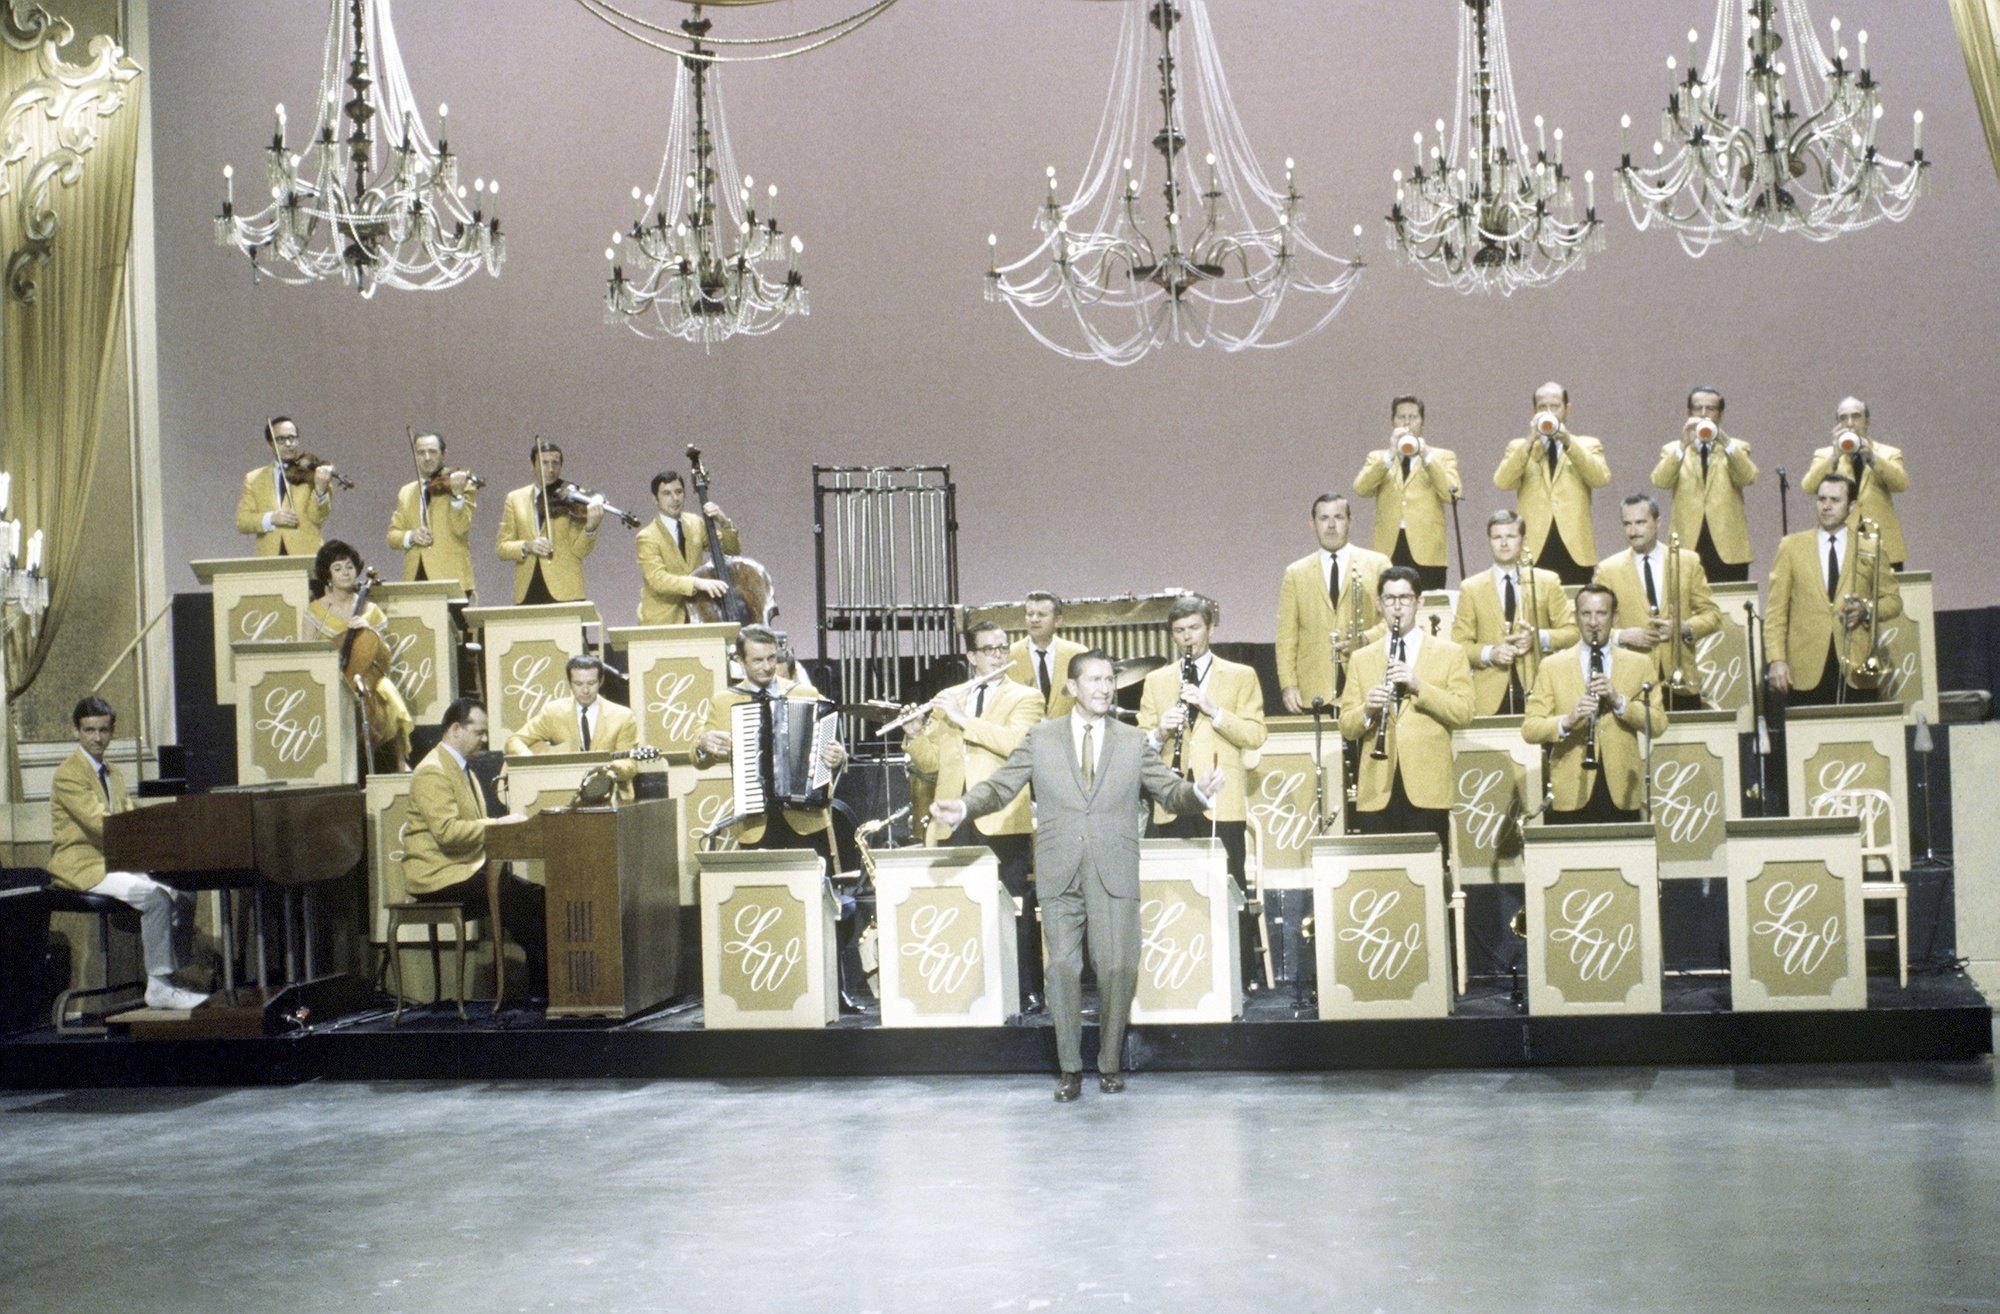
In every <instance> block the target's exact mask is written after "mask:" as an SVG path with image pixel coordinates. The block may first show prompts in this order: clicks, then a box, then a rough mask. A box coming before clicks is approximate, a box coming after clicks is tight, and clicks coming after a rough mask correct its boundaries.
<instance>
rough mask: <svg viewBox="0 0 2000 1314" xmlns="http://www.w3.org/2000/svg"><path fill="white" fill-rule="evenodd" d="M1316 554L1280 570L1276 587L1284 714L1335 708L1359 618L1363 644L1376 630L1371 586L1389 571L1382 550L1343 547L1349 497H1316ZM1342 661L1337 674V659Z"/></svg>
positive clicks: (1309, 513) (1311, 515) (1347, 544)
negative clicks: (1319, 705)
mask: <svg viewBox="0 0 2000 1314" xmlns="http://www.w3.org/2000/svg"><path fill="white" fill-rule="evenodd" d="M1306 514H1307V516H1308V517H1309V518H1310V519H1311V521H1312V527H1313V537H1314V538H1316V539H1318V540H1319V550H1318V551H1316V552H1314V553H1312V554H1311V555H1309V556H1303V557H1300V558H1299V559H1298V560H1297V561H1294V562H1293V563H1292V564H1291V565H1289V566H1286V567H1285V576H1284V579H1283V580H1282V581H1281V582H1280V583H1279V585H1278V644H1277V655H1278V687H1279V697H1280V698H1281V699H1282V700H1283V702H1284V705H1285V710H1286V711H1288V712H1294V713H1296V712H1304V711H1309V710H1310V709H1311V708H1312V705H1313V701H1314V700H1315V699H1318V700H1320V701H1322V702H1324V703H1327V704H1336V703H1338V701H1339V698H1340V689H1341V678H1340V673H1342V672H1344V671H1345V670H1346V662H1347V659H1348V658H1349V657H1350V656H1352V653H1351V652H1350V651H1349V650H1350V648H1354V647H1359V646H1360V645H1359V644H1357V643H1354V642H1353V636H1352V634H1351V633H1350V632H1351V631H1352V630H1353V629H1354V628H1355V627H1356V622H1357V620H1358V622H1359V626H1360V629H1361V631H1362V635H1361V642H1363V643H1365V642H1367V641H1368V640H1369V639H1372V638H1373V637H1374V636H1375V635H1377V634H1379V633H1381V631H1382V625H1381V620H1382V615H1381V613H1380V612H1379V611H1377V610H1376V607H1375V583H1376V581H1377V580H1378V579H1380V578H1381V576H1382V572H1383V571H1385V570H1387V569H1388V568H1389V558H1387V557H1385V556H1383V555H1382V554H1381V553H1380V552H1371V551H1370V550H1368V549H1367V548H1364V547H1359V546H1356V545H1355V544H1353V543H1350V542H1348V535H1349V532H1350V531H1351V529H1352V528H1353V522H1352V521H1351V520H1350V519H1349V518H1348V506H1347V498H1346V497H1345V496H1343V495H1342V494H1340V493H1321V494H1320V495H1319V496H1318V497H1316V498H1314V499H1313V503H1312V507H1311V508H1310V509H1309V510H1308V511H1307V512H1306ZM1336 653H1338V654H1339V655H1340V663H1339V665H1338V669H1336V663H1335V661H1334V657H1335V654H1336Z"/></svg>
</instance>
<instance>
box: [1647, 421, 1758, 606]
mask: <svg viewBox="0 0 2000 1314" xmlns="http://www.w3.org/2000/svg"><path fill="white" fill-rule="evenodd" d="M1756 482H1757V464H1756V462H1754V461H1752V460H1751V459H1750V444H1749V443H1746V442H1738V441H1736V440H1734V439H1731V440H1730V443H1729V451H1728V452H1727V454H1725V453H1723V452H1721V451H1718V450H1717V449H1716V448H1715V447H1714V446H1713V445H1711V446H1710V448H1709V452H1708V474H1707V475H1706V476H1704V475H1703V474H1702V472H1701V447H1700V445H1699V444H1697V443H1696V442H1694V441H1693V440H1692V439H1690V440H1689V441H1688V443H1687V446H1686V448H1685V449H1683V448H1682V446H1681V444H1679V443H1667V444H1666V445H1665V446H1663V447H1661V448H1660V463H1659V464H1658V465H1656V466H1654V467H1653V487H1655V488H1664V489H1666V490H1667V491H1668V492H1670V493H1672V494H1673V495H1674V510H1673V532H1674V533H1676V534H1679V535H1680V536H1681V546H1683V547H1690V548H1691V547H1693V546H1694V545H1695V544H1696V543H1697V542H1699V541H1700V539H1701V526H1702V522H1703V521H1707V522H1708V536H1709V537H1710V538H1712V539H1714V540H1715V550H1716V553H1717V555H1719V556H1720V557H1721V558H1722V559H1723V560H1724V561H1727V562H1729V563H1730V564H1731V565H1741V564H1743V563H1745V562H1747V561H1749V560H1750V529H1749V526H1748V524H1747V523H1746V522H1745V521H1744V519H1743V490H1744V489H1746V488H1748V487H1749V486H1750V485H1752V484H1754V483H1756ZM1618 605H1619V609H1620V610H1621V611H1623V609H1624V605H1625V604H1624V602H1623V600H1622V599H1621V600H1620V602H1619V604H1618Z"/></svg>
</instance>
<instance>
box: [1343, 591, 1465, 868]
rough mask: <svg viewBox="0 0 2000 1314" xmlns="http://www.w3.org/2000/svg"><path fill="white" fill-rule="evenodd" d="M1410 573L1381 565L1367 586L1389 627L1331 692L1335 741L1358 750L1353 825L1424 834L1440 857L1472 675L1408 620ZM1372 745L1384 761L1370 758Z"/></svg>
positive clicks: (1454, 652)
mask: <svg viewBox="0 0 2000 1314" xmlns="http://www.w3.org/2000/svg"><path fill="white" fill-rule="evenodd" d="M1420 582H1421V581H1420V580H1419V579H1418V577H1417V572H1416V571H1414V570H1411V569H1410V568H1409V567H1408V566H1391V567H1390V568H1389V569H1387V570H1385V571H1383V572H1382V578H1381V579H1380V580H1379V581H1378V582H1377V583H1376V585H1375V595H1376V603H1377V605H1379V606H1380V607H1381V609H1382V616H1383V618H1384V619H1385V620H1386V621H1387V622H1388V625H1389V629H1388V632H1387V633H1385V634H1384V635H1383V636H1382V637H1381V638H1380V639H1377V640H1376V641H1375V642H1373V643H1371V644H1369V645H1368V646H1367V647H1365V648H1363V649H1362V650H1361V651H1360V652H1357V653H1356V654H1354V658H1353V660H1352V662H1351V663H1350V665H1349V669H1348V673H1347V688H1346V690H1345V691H1344V692H1343V693H1342V694H1341V696H1340V737H1341V738H1342V739H1346V740H1350V741H1353V742H1355V744H1356V746H1357V749H1358V751H1359V753H1360V760H1359V768H1360V769H1359V770H1358V772H1357V773H1356V776H1357V779H1356V799H1355V817H1354V825H1355V829H1356V830H1357V831H1359V832H1361V833H1362V834H1364V835H1397V834H1408V833H1412V832H1417V831H1430V832H1431V833H1433V834H1435V835H1436V836H1437V837H1438V839H1439V840H1440V841H1441V842H1443V843H1444V844H1445V852H1446V853H1447V854H1449V853H1450V851H1451V847H1450V835H1449V827H1450V826H1451V805H1452V803H1453V802H1454V801H1455V797H1456V795H1455V792H1454V791H1455V790H1456V788H1457V786H1456V783H1455V782H1454V781H1453V779H1452V773H1451V732H1452V731H1454V730H1462V729H1464V728H1465V727H1466V726H1468V725H1470V724H1472V670H1471V668H1470V667H1469V666H1467V665H1466V661H1465V650H1464V649H1463V648H1460V647H1459V646H1458V645H1457V644H1456V643H1451V642H1448V641H1446V640H1444V639H1440V638H1437V637H1435V636H1426V635H1425V634H1424V632H1423V627H1422V626H1421V625H1418V624H1417V623H1416V621H1417V597H1418V588H1417V586H1418V584H1419V583H1420ZM1377 742H1380V743H1381V745H1382V749H1383V753H1384V756H1383V757H1380V758H1377V757H1375V756H1374V751H1373V750H1374V746H1375V744H1376V743H1377Z"/></svg>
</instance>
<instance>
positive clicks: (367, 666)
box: [340, 566, 407, 771]
mask: <svg viewBox="0 0 2000 1314" xmlns="http://www.w3.org/2000/svg"><path fill="white" fill-rule="evenodd" d="M381 581H382V577H381V575H379V574H377V573H376V571H375V568H374V567H373V566H367V567H364V568H363V569H362V572H361V586H360V587H359V588H358V589H356V590H355V593H354V615H356V616H365V615H367V614H368V590H369V589H370V588H372V587H374V586H375V585H376V584H379V583H381ZM388 677H389V645H388V644H386V643H384V642H382V636H381V635H379V634H377V633H376V632H375V631H374V630H373V629H370V628H369V627H367V626H365V625H364V626H359V627H353V626H350V627H349V629H348V630H347V632H346V633H345V634H343V635H342V636H341V639H340V682H341V683H342V684H343V685H346V686H347V690H348V692H350V693H352V694H353V695H354V698H355V702H356V704H357V705H358V707H359V708H360V711H361V726H362V730H363V732H364V733H365V734H366V736H367V742H368V748H369V752H370V754H371V756H372V754H373V752H374V750H375V749H377V748H380V747H381V746H382V745H383V744H384V743H386V742H388V741H389V740H390V739H391V738H392V737H393V736H394V734H395V717H394V716H393V715H392V714H391V713H390V711H389V706H388V702H387V700H385V699H384V698H383V697H382V693H381V690H380V688H379V686H380V685H381V682H382V681H383V680H386V679H387V678H388ZM398 752H399V755H400V749H399V750H398ZM396 769H397V770H398V771H402V770H406V769H407V764H405V763H402V762H398V763H397V764H396Z"/></svg>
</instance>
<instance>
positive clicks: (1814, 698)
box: [1784, 644, 1882, 707]
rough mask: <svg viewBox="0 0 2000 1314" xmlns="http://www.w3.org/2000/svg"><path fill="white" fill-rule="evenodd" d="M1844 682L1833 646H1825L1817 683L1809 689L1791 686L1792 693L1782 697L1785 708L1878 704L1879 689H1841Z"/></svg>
mask: <svg viewBox="0 0 2000 1314" xmlns="http://www.w3.org/2000/svg"><path fill="white" fill-rule="evenodd" d="M1845 685H1846V680H1845V678H1844V677H1843V674H1842V672H1841V669H1840V658H1839V656H1838V655H1837V654H1836V652H1835V650H1834V648H1833V645H1832V644H1828V645H1827V653H1826V666H1825V668H1824V669H1822V670H1821V671H1820V676H1819V683H1818V684H1816V685H1814V686H1813V687H1812V688H1810V689H1801V688H1800V687H1799V686H1798V685H1796V684H1795V685H1793V686H1792V691H1791V692H1790V693H1788V694H1785V695H1784V702H1785V706H1786V707H1831V706H1833V705H1834V704H1835V703H1873V702H1879V701H1880V700H1881V697H1882V691H1881V690H1879V689H1855V688H1852V687H1843V686H1845Z"/></svg>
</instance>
